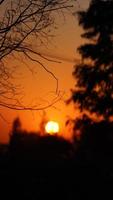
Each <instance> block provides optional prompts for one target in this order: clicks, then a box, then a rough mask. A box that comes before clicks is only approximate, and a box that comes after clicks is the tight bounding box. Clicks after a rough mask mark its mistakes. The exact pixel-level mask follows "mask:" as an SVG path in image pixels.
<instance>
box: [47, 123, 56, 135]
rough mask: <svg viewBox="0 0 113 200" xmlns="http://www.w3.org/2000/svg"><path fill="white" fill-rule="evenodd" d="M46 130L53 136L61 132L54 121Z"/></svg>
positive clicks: (48, 124)
mask: <svg viewBox="0 0 113 200" xmlns="http://www.w3.org/2000/svg"><path fill="white" fill-rule="evenodd" d="M45 130H46V132H47V133H49V134H51V135H52V134H54V133H58V132H59V124H58V123H57V122H54V121H49V122H48V123H47V124H46V126H45Z"/></svg>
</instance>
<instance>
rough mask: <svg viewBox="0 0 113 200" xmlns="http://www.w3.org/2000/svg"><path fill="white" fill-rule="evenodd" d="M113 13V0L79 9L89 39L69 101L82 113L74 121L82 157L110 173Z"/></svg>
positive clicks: (112, 148) (93, 2)
mask: <svg viewBox="0 0 113 200" xmlns="http://www.w3.org/2000/svg"><path fill="white" fill-rule="evenodd" d="M112 16H113V1H112V0H106V1H104V0H91V2H90V4H89V7H88V9H87V10H86V11H80V12H78V20H79V25H80V26H81V27H82V28H83V30H84V33H83V34H82V35H81V37H83V38H84V39H87V40H89V42H86V43H85V44H83V45H81V46H80V47H79V48H78V52H79V54H80V55H81V61H80V63H78V64H77V65H76V66H75V68H74V72H73V76H74V77H75V79H76V84H75V89H74V90H72V96H71V98H70V100H69V102H70V101H72V102H73V103H74V104H76V105H77V107H78V109H79V111H80V113H81V115H80V117H78V118H77V119H75V121H74V124H75V125H74V136H75V139H76V132H77V131H79V132H80V134H81V140H80V143H79V145H80V146H79V153H78V154H79V156H78V158H79V160H80V158H81V160H82V162H86V163H87V162H89V163H93V164H94V165H97V166H98V167H100V168H101V171H104V172H102V174H107V175H108V174H109V175H110V174H111V171H112V170H111V169H110V168H111V166H113V159H112V157H113V136H112V135H113V23H112V20H111V19H112ZM106 171H107V172H106ZM107 175H106V176H107Z"/></svg>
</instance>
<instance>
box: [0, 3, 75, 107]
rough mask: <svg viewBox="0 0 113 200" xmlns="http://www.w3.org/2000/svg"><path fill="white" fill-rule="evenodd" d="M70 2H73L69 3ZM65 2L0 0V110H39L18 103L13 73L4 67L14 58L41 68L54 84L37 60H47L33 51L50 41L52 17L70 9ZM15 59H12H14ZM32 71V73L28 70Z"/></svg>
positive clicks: (36, 51)
mask: <svg viewBox="0 0 113 200" xmlns="http://www.w3.org/2000/svg"><path fill="white" fill-rule="evenodd" d="M72 1H73V0H72ZM72 1H68V0H24V1H22V0H16V1H15V0H9V1H8V0H0V107H6V108H9V109H16V110H25V109H27V110H31V109H32V110H33V109H40V108H38V107H37V106H34V107H27V106H25V105H22V102H21V101H19V100H18V98H17V97H18V92H17V89H18V87H17V86H16V85H15V84H14V83H13V78H14V77H13V75H14V73H13V72H14V71H13V70H14V69H13V68H10V67H9V66H7V64H6V60H7V58H8V56H16V55H17V54H19V55H21V56H24V58H25V59H30V60H31V61H34V62H36V63H37V64H39V65H41V67H42V68H44V69H45V70H46V71H47V72H48V73H50V75H52V76H53V77H54V78H55V79H56V81H58V80H57V78H56V77H55V75H54V74H53V73H52V72H51V71H49V70H48V69H47V68H46V67H45V66H44V65H43V62H41V61H40V59H46V60H48V61H52V60H51V59H48V58H47V57H46V56H44V55H43V54H41V52H40V51H39V50H36V49H35V50H34V45H33V41H36V42H37V45H38V47H40V46H41V45H44V44H45V43H46V41H47V40H48V38H49V37H51V28H54V27H55V13H57V12H58V11H61V12H62V10H64V9H67V8H69V7H72V4H71V2H72ZM13 58H14V57H13ZM31 70H32V69H31Z"/></svg>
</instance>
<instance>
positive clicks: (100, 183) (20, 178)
mask: <svg viewBox="0 0 113 200" xmlns="http://www.w3.org/2000/svg"><path fill="white" fill-rule="evenodd" d="M88 120H89V119H87V118H85V116H84V124H86V128H85V127H82V125H80V124H78V126H79V125H80V126H81V127H82V128H84V134H83V135H82V136H81V139H80V140H77V139H76V138H73V142H70V141H67V140H65V139H64V138H62V137H59V136H56V135H55V136H51V135H45V136H40V133H33V132H32V133H29V132H27V131H25V130H22V128H21V123H20V121H19V119H18V118H17V119H15V120H14V123H13V128H12V131H11V134H10V142H9V144H8V146H1V148H0V179H1V185H2V187H1V188H2V189H1V192H0V193H1V194H0V196H2V195H3V197H4V199H5V198H6V196H7V194H8V196H9V198H11V199H21V198H23V199H38V198H39V199H42V198H43V197H44V198H50V197H53V198H55V197H57V198H64V199H65V198H68V199H71V198H73V197H77V198H81V197H82V196H85V197H88V196H89V197H90V195H92V194H93V196H95V198H96V197H99V196H102V195H105V194H106V195H107V196H108V195H109V194H111V193H110V192H112V190H111V188H110V187H112V182H113V136H112V133H113V131H112V130H113V126H112V127H111V128H110V129H108V126H107V124H106V123H105V122H101V124H100V123H98V124H97V123H94V124H93V125H92V126H91V125H90V121H88ZM106 133H107V134H106ZM108 186H109V187H108ZM6 191H7V192H6ZM108 192H109V193H108Z"/></svg>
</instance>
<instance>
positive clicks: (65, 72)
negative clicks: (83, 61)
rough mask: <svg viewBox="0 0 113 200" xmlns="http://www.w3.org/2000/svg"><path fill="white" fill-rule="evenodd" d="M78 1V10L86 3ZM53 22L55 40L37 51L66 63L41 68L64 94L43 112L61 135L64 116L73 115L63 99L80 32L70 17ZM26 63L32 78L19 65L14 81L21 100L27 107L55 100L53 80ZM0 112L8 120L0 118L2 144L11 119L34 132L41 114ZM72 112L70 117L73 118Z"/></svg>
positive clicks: (69, 85)
mask: <svg viewBox="0 0 113 200" xmlns="http://www.w3.org/2000/svg"><path fill="white" fill-rule="evenodd" d="M79 2H80V5H81V7H84V5H86V4H87V0H85V1H84V4H83V3H81V2H82V0H79ZM77 8H78V7H77ZM56 21H57V24H58V27H59V29H58V30H57V31H56V32H54V34H55V35H56V37H55V38H54V39H52V41H51V43H50V44H48V46H47V48H44V47H43V48H42V49H41V51H42V52H43V53H44V54H49V55H51V56H53V57H54V56H55V57H61V58H63V59H64V60H65V59H66V60H67V61H62V63H60V64H58V63H52V62H47V61H44V65H45V66H46V67H47V68H48V69H49V70H51V71H52V72H53V73H54V74H55V76H56V77H57V78H58V80H59V88H58V89H59V90H60V91H61V93H64V96H63V100H62V101H59V102H58V103H57V104H55V108H53V107H50V108H48V109H47V110H46V112H47V116H48V118H49V119H50V120H53V121H57V122H58V123H59V124H60V130H61V132H63V130H64V125H65V121H66V116H68V115H70V116H72V113H73V108H72V106H68V107H67V106H66V105H65V103H64V100H65V99H67V98H68V97H69V96H70V88H73V87H74V79H73V78H72V71H73V65H74V59H76V58H77V54H76V48H77V47H78V46H79V44H80V42H81V40H80V32H81V29H80V27H78V23H77V19H76V18H75V17H74V16H72V15H71V14H66V16H65V20H64V19H62V20H60V22H59V18H58V19H57V20H56ZM35 48H37V47H35ZM68 61H69V62H68ZM18 62H19V61H14V60H10V66H12V65H13V66H16V65H18ZM26 62H28V61H26ZM28 64H29V66H32V67H33V69H34V75H32V73H31V72H30V71H29V70H28V69H27V67H26V66H24V64H23V62H19V70H18V76H19V79H18V80H16V82H18V83H21V85H22V86H23V87H24V89H23V90H24V93H25V94H24V98H23V100H24V102H25V103H27V104H31V103H37V104H39V105H41V106H45V105H46V102H51V100H52V99H53V98H54V97H55V89H56V82H55V79H54V78H53V77H52V76H51V75H49V74H48V73H47V72H46V71H44V70H43V69H42V68H41V67H40V66H37V65H36V64H35V63H32V62H28ZM74 112H75V111H74ZM1 113H2V114H3V116H4V117H5V119H6V120H7V121H8V123H6V122H5V121H4V120H2V119H1V118H0V141H2V142H6V141H8V138H9V132H10V130H11V124H12V121H13V120H14V118H15V117H17V116H19V117H20V119H21V121H22V125H23V128H25V129H27V130H35V131H36V130H38V124H39V122H40V120H41V117H42V111H37V112H31V111H12V110H8V109H1ZM75 113H76V112H75ZM75 113H74V114H73V115H75Z"/></svg>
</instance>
